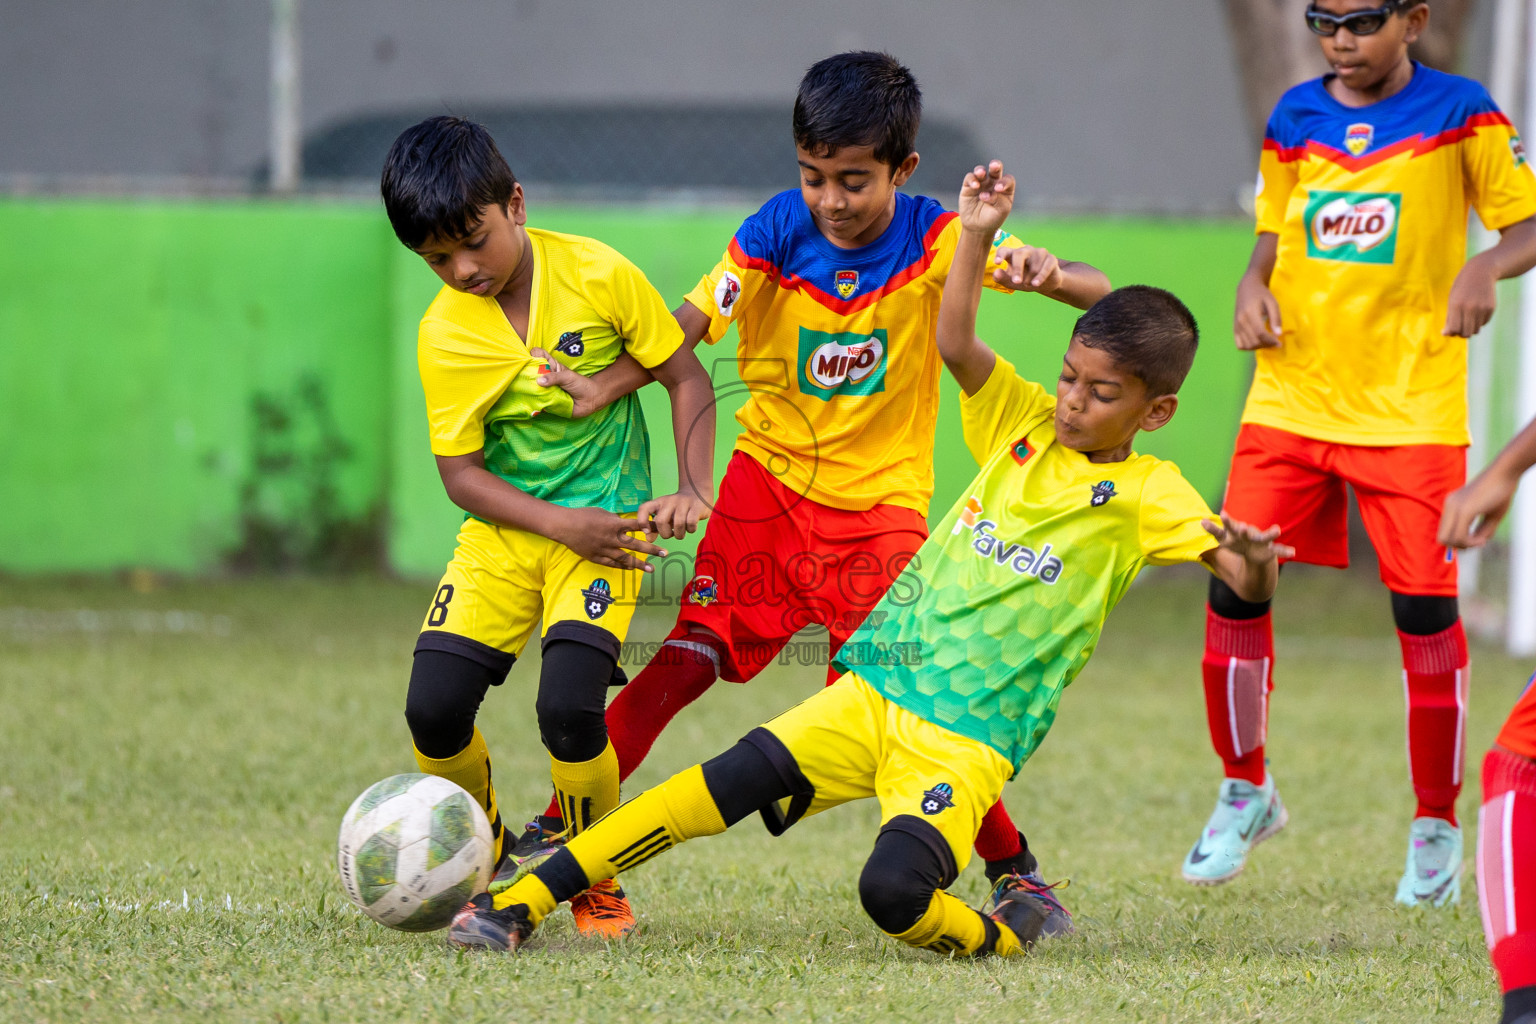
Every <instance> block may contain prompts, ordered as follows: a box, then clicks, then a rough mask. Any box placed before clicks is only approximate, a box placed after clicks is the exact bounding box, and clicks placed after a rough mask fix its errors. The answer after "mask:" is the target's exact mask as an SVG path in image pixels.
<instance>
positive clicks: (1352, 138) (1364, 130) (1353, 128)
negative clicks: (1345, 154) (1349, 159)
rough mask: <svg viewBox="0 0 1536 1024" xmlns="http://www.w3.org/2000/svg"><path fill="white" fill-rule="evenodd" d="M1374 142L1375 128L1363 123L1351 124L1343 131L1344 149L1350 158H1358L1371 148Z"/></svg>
mask: <svg viewBox="0 0 1536 1024" xmlns="http://www.w3.org/2000/svg"><path fill="white" fill-rule="evenodd" d="M1375 141H1376V128H1375V126H1374V125H1369V124H1365V123H1363V122H1362V123H1360V124H1352V125H1350V126H1349V127H1348V128H1346V129H1344V148H1345V149H1347V150H1349V155H1350V156H1359V155H1360V154H1361V153H1364V152H1365V151H1366V150H1368V149H1370V148H1371V143H1372V142H1375Z"/></svg>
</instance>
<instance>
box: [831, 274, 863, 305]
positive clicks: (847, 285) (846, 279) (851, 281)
mask: <svg viewBox="0 0 1536 1024" xmlns="http://www.w3.org/2000/svg"><path fill="white" fill-rule="evenodd" d="M832 280H833V283H834V284H836V285H837V294H839V295H841V296H842V297H843V298H845V299H846V298H848V297H849V296H850V295H852V294H853V293H854V291H856V290H857V289H858V287H859V272H858V271H857V270H839V271H838V272H837V274H836V275H835V276H834V277H833V279H832Z"/></svg>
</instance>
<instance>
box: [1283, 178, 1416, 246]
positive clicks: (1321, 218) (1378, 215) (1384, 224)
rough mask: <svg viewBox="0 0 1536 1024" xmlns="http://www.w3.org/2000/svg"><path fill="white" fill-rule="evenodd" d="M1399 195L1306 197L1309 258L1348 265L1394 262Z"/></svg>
mask: <svg viewBox="0 0 1536 1024" xmlns="http://www.w3.org/2000/svg"><path fill="white" fill-rule="evenodd" d="M1401 212H1402V193H1400V192H1328V191H1322V190H1319V191H1314V192H1309V193H1308V194H1307V208H1306V212H1305V213H1304V214H1303V218H1304V220H1305V221H1306V225H1307V255H1308V256H1310V257H1311V258H1312V259H1322V260H1339V261H1342V262H1345V263H1391V262H1392V261H1393V260H1394V259H1395V258H1396V256H1397V226H1398V220H1399V215H1400V213H1401Z"/></svg>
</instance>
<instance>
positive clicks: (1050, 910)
mask: <svg viewBox="0 0 1536 1024" xmlns="http://www.w3.org/2000/svg"><path fill="white" fill-rule="evenodd" d="M1065 884H1066V883H1065V882H1053V883H1051V884H1050V885H1046V884H1045V880H1044V879H1043V878H1041V877H1040V876H1039V875H1037V874H1034V873H1030V874H1027V875H1021V874H1018V873H1014V874H1011V875H1004V876H1003V877H1002V878H1001V879H1000V880H999V881H998V883H997V886H996V888H994V889H993V890H992V895H991V896H989V897H988V898H987V902H986V907H988V908H990V910H984V911H983V912H984V913H986V915H987V916H988V917H990V918H991V919H992V920H994V921H996V922H998V923H999V924H1005V925H1007V926H1008V929H1009V930H1010V931H1012V932H1013V934H1014V935H1016V936H1018V939H1019V942H1020V943H1021V944H1022V945H1023V946H1025V947H1026V948H1028V947H1029V946H1032V945H1034V944H1035V943H1037V942H1039V941H1040V940H1042V939H1051V938H1055V937H1056V936H1058V935H1070V934H1072V915H1071V914H1070V913H1068V912H1067V908H1066V907H1064V906H1062V905H1061V900H1059V899H1057V898H1056V894H1055V893H1054V892H1052V890H1053V889H1057V888H1060V887H1062V886H1064V885H1065Z"/></svg>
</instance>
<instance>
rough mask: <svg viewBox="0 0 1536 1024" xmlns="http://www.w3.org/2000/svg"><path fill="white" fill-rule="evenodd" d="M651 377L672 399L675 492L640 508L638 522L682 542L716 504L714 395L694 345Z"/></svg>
mask: <svg viewBox="0 0 1536 1024" xmlns="http://www.w3.org/2000/svg"><path fill="white" fill-rule="evenodd" d="M651 372H652V374H653V375H654V376H655V377H656V379H657V380H658V381H660V382H661V384H662V386H663V387H665V388H666V389H667V393H668V395H669V397H670V398H671V399H672V436H673V439H674V441H675V442H676V444H677V482H678V487H677V493H676V494H669V495H665V496H663V497H659V498H652V499H651V500H650V501H647V502H646V503H645V504H643V505H641V506H640V512H639V519H640V521H641V522H643V523H646V524H647V528H648V529H650V530H652V531H653V532H655V533H657V534H660V535H661V536H662V537H668V538H673V537H682V536H684V535H686V534H689V533H692V532H693V531H694V530H696V529H698V527H699V521H700V520H701V519H705V518H707V517H708V516H709V510H710V507H711V506H712V505H713V504H714V501H715V476H714V463H715V391H714V388H712V387H711V386H710V383H709V375H708V374H707V373H705V372H704V367H703V365H702V364H701V363H700V362H699V357H698V356H697V355H695V354H694V352H693V346H692V345H687V344H685V345H683V346H682V347H681V348H679V349H678V350H677V351H676V352H674V353H673V354H672V357H671V358H670V359H668V360H667V361H666V362H664V363H661V364H660V365H659V366H657V367H656V368H655V369H654V370H652V371H651Z"/></svg>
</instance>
